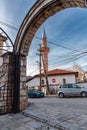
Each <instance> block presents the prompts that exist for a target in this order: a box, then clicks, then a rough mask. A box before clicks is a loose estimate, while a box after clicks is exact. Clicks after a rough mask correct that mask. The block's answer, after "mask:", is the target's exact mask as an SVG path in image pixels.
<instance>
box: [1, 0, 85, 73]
mask: <svg viewBox="0 0 87 130" xmlns="http://www.w3.org/2000/svg"><path fill="white" fill-rule="evenodd" d="M35 1H36V0H26V1H24V0H11V1H10V2H9V0H0V10H1V11H0V27H2V28H3V29H4V30H5V31H6V32H7V33H8V35H9V36H10V38H11V39H12V40H13V42H14V41H15V38H16V35H17V32H18V29H19V27H20V25H21V23H22V21H23V19H24V17H25V15H26V13H27V12H28V10H29V9H30V8H31V6H32V5H33V4H34V2H35ZM2 22H3V23H2ZM4 23H8V24H10V25H12V26H14V27H16V28H17V29H12V28H10V27H9V26H6V25H5V24H4ZM43 27H44V28H45V31H46V35H47V40H48V42H47V44H48V46H49V48H50V52H49V69H54V68H61V69H72V66H73V64H74V63H78V64H80V65H81V67H82V69H84V70H87V55H86V53H84V52H86V51H87V9H82V8H69V9H65V10H62V11H60V12H59V13H56V14H55V15H54V16H52V17H50V18H49V19H47V20H46V21H45V22H44V24H43V25H42V26H41V27H40V28H39V29H38V31H37V33H36V34H35V37H34V38H33V41H32V44H31V46H30V49H29V55H28V57H27V62H28V64H27V75H34V74H36V73H38V71H39V67H38V64H37V63H36V61H39V57H38V56H37V55H36V53H38V52H37V49H38V48H39V44H40V43H41V40H40V39H37V38H36V37H39V38H41V37H42V32H43ZM60 46H62V47H60Z"/></svg>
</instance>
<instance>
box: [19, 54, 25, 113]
mask: <svg viewBox="0 0 87 130" xmlns="http://www.w3.org/2000/svg"><path fill="white" fill-rule="evenodd" d="M26 107H27V88H26V57H25V56H23V55H22V56H21V57H20V111H21V110H24V109H26Z"/></svg>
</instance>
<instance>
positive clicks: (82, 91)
mask: <svg viewBox="0 0 87 130" xmlns="http://www.w3.org/2000/svg"><path fill="white" fill-rule="evenodd" d="M58 96H59V97H60V98H63V97H65V96H82V97H87V88H85V87H80V86H78V85H76V84H63V85H60V86H59V89H58Z"/></svg>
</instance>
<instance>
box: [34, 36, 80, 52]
mask: <svg viewBox="0 0 87 130" xmlns="http://www.w3.org/2000/svg"><path fill="white" fill-rule="evenodd" d="M35 38H37V39H39V40H41V38H40V37H38V36H35ZM47 42H48V43H49V44H52V45H55V46H58V47H61V48H64V49H68V50H72V51H75V52H81V51H79V50H76V49H73V48H70V47H66V46H63V45H60V44H56V43H55V42H51V41H49V40H47Z"/></svg>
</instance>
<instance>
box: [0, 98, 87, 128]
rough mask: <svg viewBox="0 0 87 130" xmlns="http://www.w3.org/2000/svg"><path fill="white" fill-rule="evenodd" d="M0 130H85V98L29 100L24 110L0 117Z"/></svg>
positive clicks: (86, 115) (86, 119) (86, 101)
mask: <svg viewBox="0 0 87 130" xmlns="http://www.w3.org/2000/svg"><path fill="white" fill-rule="evenodd" d="M0 130H87V98H80V97H79V98H62V99H60V98H58V97H57V96H47V97H44V98H29V99H28V107H27V109H26V110H24V111H22V112H20V113H18V114H12V113H9V114H6V115H1V116H0Z"/></svg>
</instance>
